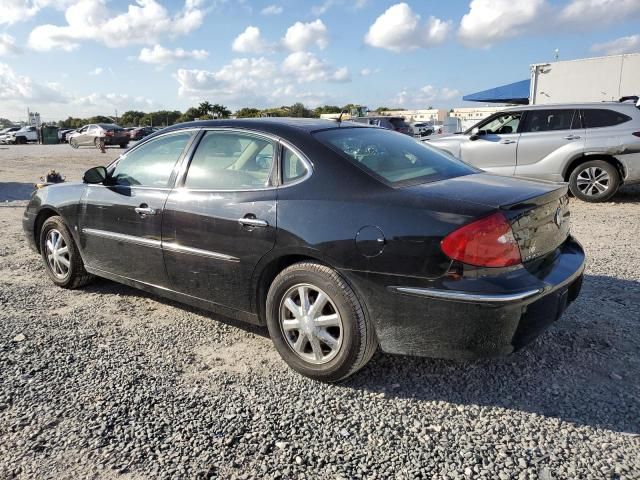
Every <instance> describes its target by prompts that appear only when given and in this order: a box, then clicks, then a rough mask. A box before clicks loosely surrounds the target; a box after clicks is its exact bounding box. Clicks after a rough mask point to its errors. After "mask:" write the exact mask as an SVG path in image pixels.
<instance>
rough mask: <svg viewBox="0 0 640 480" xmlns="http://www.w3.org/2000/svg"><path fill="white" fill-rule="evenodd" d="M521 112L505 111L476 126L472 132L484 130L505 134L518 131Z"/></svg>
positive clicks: (488, 132) (485, 131)
mask: <svg viewBox="0 0 640 480" xmlns="http://www.w3.org/2000/svg"><path fill="white" fill-rule="evenodd" d="M521 118H522V113H521V112H512V113H503V114H501V115H498V116H497V117H494V118H493V119H491V120H489V121H488V122H486V123H485V124H483V125H480V126H478V127H474V128H473V129H472V133H480V132H484V133H485V134H495V135H505V134H508V133H517V131H518V125H520V119H521Z"/></svg>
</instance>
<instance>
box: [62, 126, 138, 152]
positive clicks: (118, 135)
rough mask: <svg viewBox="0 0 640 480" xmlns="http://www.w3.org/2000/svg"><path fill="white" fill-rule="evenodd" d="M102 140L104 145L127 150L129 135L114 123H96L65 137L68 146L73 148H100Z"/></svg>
mask: <svg viewBox="0 0 640 480" xmlns="http://www.w3.org/2000/svg"><path fill="white" fill-rule="evenodd" d="M101 138H104V144H105V145H106V146H109V145H119V146H120V148H127V146H128V145H129V140H130V137H129V134H128V133H127V132H126V131H125V130H124V128H122V127H120V126H119V125H116V124H115V123H96V124H91V125H85V126H84V127H82V128H79V129H78V130H76V131H75V132H73V133H72V134H70V135H67V139H68V141H69V145H71V146H72V147H73V148H78V147H81V146H94V147H96V148H100V139H101Z"/></svg>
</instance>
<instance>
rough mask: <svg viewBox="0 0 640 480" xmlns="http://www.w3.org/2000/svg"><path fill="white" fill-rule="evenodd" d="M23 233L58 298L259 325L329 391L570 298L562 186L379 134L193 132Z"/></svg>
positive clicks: (89, 179) (245, 124)
mask: <svg viewBox="0 0 640 480" xmlns="http://www.w3.org/2000/svg"><path fill="white" fill-rule="evenodd" d="M24 229H25V232H26V235H27V237H28V239H29V241H30V243H31V244H32V246H33V248H34V249H35V250H37V251H38V252H39V253H40V254H41V256H42V259H43V261H44V264H45V266H46V270H47V272H48V274H49V276H50V277H51V279H52V280H53V282H55V283H56V284H57V285H59V286H61V287H65V288H78V287H81V286H82V285H85V284H86V283H87V282H88V281H89V280H90V279H91V278H92V276H93V275H96V276H100V277H105V278H109V279H111V280H115V281H117V282H121V283H124V284H127V285H131V286H134V287H137V288H140V289H143V290H147V291H149V292H153V293H155V294H158V295H161V296H164V297H168V298H171V299H174V300H178V301H181V302H184V303H187V304H191V305H194V306H197V307H201V308H204V309H208V310H212V311H215V312H218V313H221V314H224V315H226V316H230V317H234V318H237V319H240V320H244V321H247V322H251V323H256V324H261V325H263V324H266V325H267V327H268V329H269V334H270V336H271V338H272V339H273V343H274V345H275V347H276V349H277V350H278V352H279V353H280V355H281V356H282V358H283V359H284V360H285V361H286V362H287V363H288V364H289V365H290V366H291V367H292V368H293V369H295V370H297V371H298V372H300V373H302V374H304V375H307V376H309V377H312V378H315V379H319V380H324V381H337V380H340V379H343V378H345V377H347V376H349V375H351V374H353V373H354V372H356V371H357V370H358V369H360V368H361V367H362V366H364V365H365V364H366V363H367V361H368V360H369V359H370V358H371V356H372V354H373V353H374V351H375V350H376V348H377V347H378V345H379V346H380V348H381V349H382V350H383V351H385V352H389V353H397V354H408V355H425V356H432V357H443V358H476V357H481V356H492V355H500V354H508V353H510V352H513V351H514V350H516V349H518V348H520V347H522V346H523V345H525V344H526V343H528V342H529V341H531V340H532V339H534V338H535V337H536V336H537V335H538V334H539V333H541V332H542V331H543V330H544V329H545V328H546V327H547V326H549V325H550V324H551V323H552V322H554V321H555V320H557V319H558V318H559V317H560V316H561V314H562V313H563V311H564V310H565V308H566V307H567V305H568V304H569V303H571V302H572V301H573V300H575V299H576V297H577V295H578V293H579V291H580V285H581V281H582V272H583V269H584V252H583V250H582V248H581V246H580V244H579V243H578V242H577V241H576V240H575V239H574V238H572V237H571V235H570V234H569V211H568V199H567V187H566V186H565V185H562V184H553V183H542V182H538V181H532V180H521V179H516V178H508V177H500V176H495V175H490V174H487V173H483V172H482V171H480V170H477V169H475V168H474V167H471V166H469V165H467V164H465V163H463V162H461V161H459V160H457V159H455V158H453V157H451V156H449V155H448V154H446V153H443V152H441V151H438V150H435V149H433V148H431V147H429V146H428V145H425V144H421V143H420V142H417V141H415V140H413V139H412V138H410V137H408V136H406V135H403V134H400V133H396V132H391V131H389V130H385V129H381V128H377V127H370V126H364V125H361V124H351V123H348V122H342V123H340V122H331V121H322V120H293V119H255V120H218V121H204V122H191V123H187V124H181V125H176V126H174V127H171V128H168V129H165V130H163V131H161V132H159V133H157V134H155V135H153V136H151V137H147V138H146V139H145V140H144V141H143V142H141V143H140V144H138V145H136V146H135V147H134V148H132V149H131V150H129V151H127V152H126V153H124V154H123V155H122V156H121V157H119V158H118V159H116V160H115V161H114V162H113V163H111V164H110V165H109V166H107V167H106V168H105V167H95V168H92V169H90V170H88V171H87V172H86V173H85V175H84V181H83V183H64V184H58V185H50V186H46V187H44V188H41V189H39V190H37V191H36V192H35V193H34V194H33V197H32V199H31V201H30V203H29V205H28V207H27V208H26V211H25V213H24Z"/></svg>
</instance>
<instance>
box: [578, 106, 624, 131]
mask: <svg viewBox="0 0 640 480" xmlns="http://www.w3.org/2000/svg"><path fill="white" fill-rule="evenodd" d="M582 119H583V122H584V127H585V128H599V127H612V126H614V125H619V124H621V123H624V122H628V121H629V120H631V117H628V116H626V115H625V114H624V113H620V112H616V111H614V110H605V109H603V108H585V109H583V110H582Z"/></svg>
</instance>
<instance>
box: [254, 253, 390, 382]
mask: <svg viewBox="0 0 640 480" xmlns="http://www.w3.org/2000/svg"><path fill="white" fill-rule="evenodd" d="M266 313H267V326H268V328H269V334H270V336H271V339H272V340H273V343H274V345H275V347H276V350H278V353H279V354H280V356H281V357H282V358H283V359H284V361H285V362H286V363H287V364H288V365H289V366H290V367H291V368H293V369H294V370H296V371H297V372H299V373H301V374H303V375H306V376H307V377H310V378H313V379H315V380H321V381H325V382H337V381H339V380H342V379H344V378H347V377H348V376H349V375H351V374H353V373H355V372H356V371H358V370H359V369H360V368H362V367H363V366H364V365H365V364H366V363H367V362H368V361H369V360H370V359H371V356H372V355H373V354H374V352H375V350H376V348H377V345H378V344H377V340H376V338H375V333H374V330H373V326H372V325H371V324H370V322H369V320H368V319H367V318H366V316H365V313H364V309H363V308H362V305H361V304H360V301H359V300H358V298H357V297H356V294H355V292H354V291H353V290H352V289H351V287H350V286H349V285H348V284H347V283H346V282H345V281H344V279H343V278H342V277H341V276H340V275H339V274H338V273H337V272H336V271H335V270H333V269H331V268H329V267H326V266H324V265H321V264H319V263H316V262H301V263H296V264H294V265H291V266H290V267H287V268H286V269H284V270H283V271H282V272H281V273H280V274H279V275H278V276H277V277H276V278H275V280H274V281H273V283H272V284H271V287H270V288H269V293H268V295H267V308H266Z"/></svg>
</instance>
